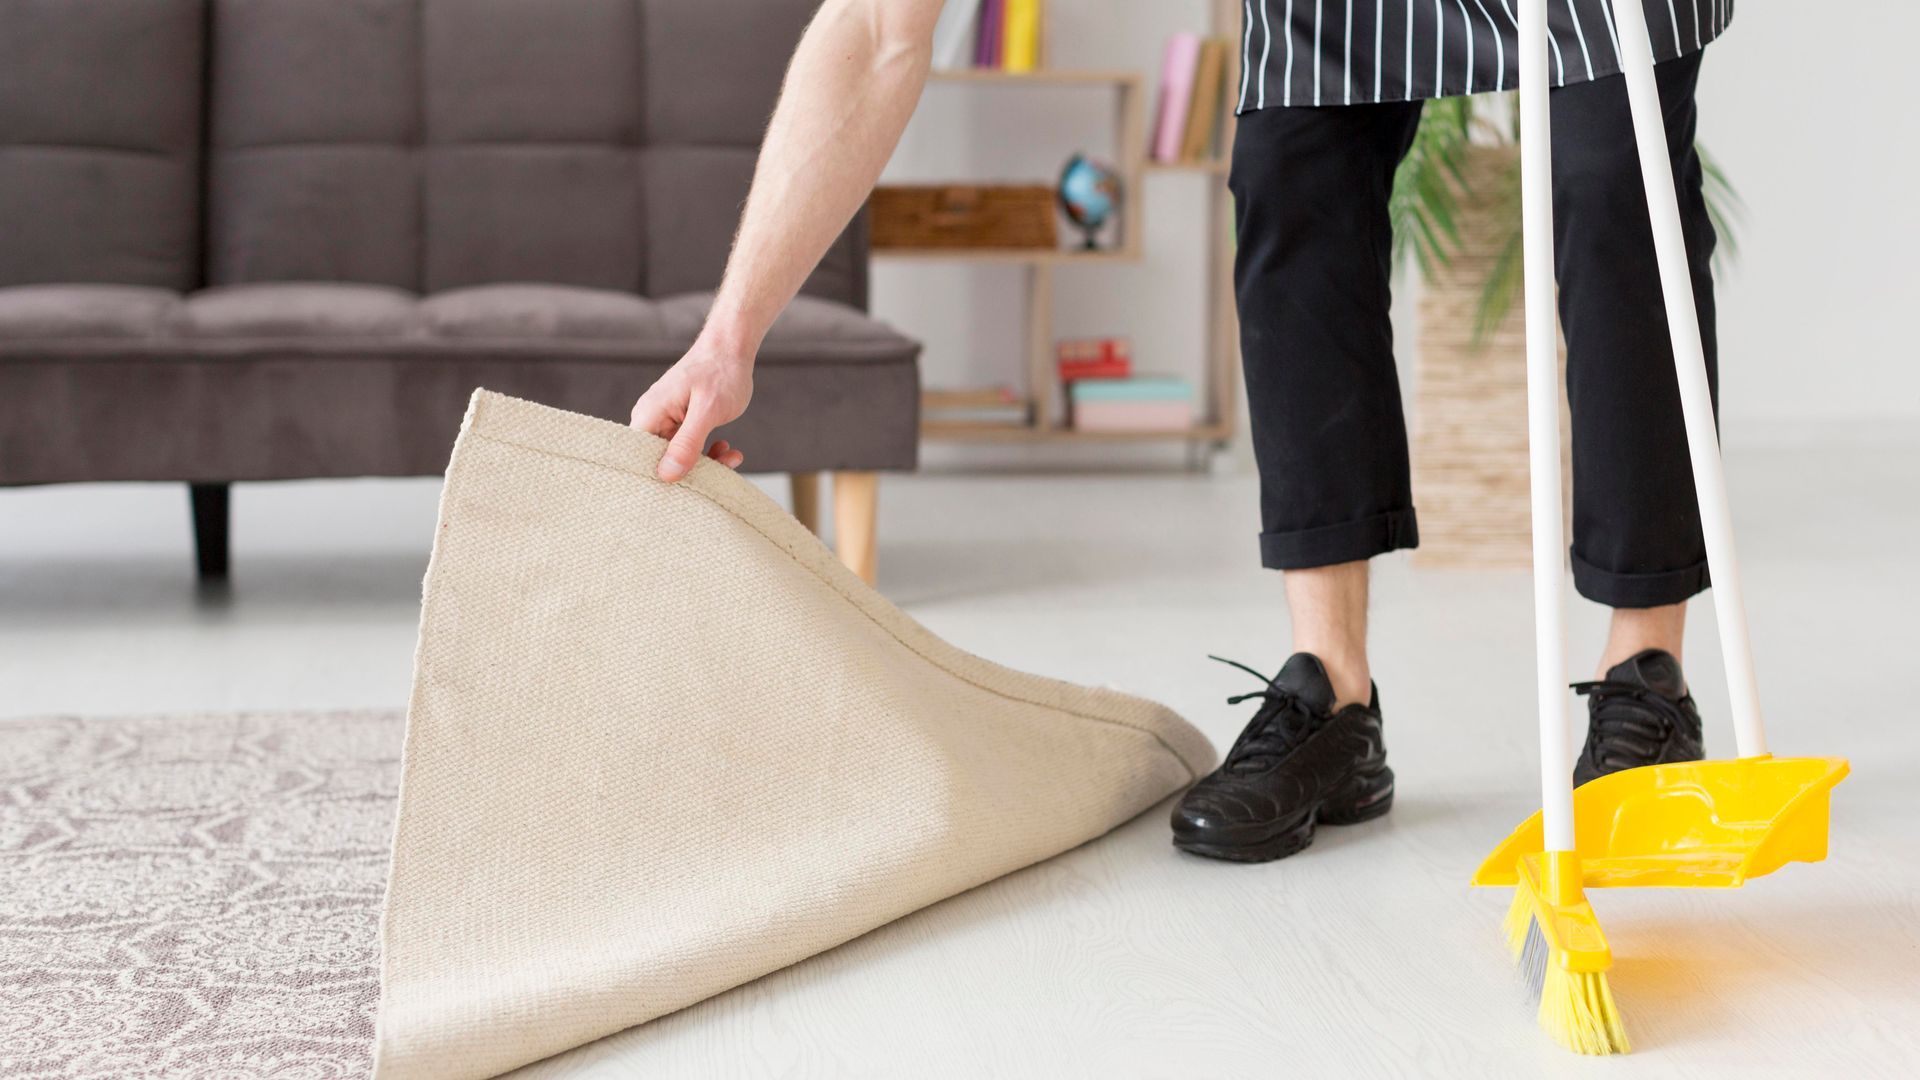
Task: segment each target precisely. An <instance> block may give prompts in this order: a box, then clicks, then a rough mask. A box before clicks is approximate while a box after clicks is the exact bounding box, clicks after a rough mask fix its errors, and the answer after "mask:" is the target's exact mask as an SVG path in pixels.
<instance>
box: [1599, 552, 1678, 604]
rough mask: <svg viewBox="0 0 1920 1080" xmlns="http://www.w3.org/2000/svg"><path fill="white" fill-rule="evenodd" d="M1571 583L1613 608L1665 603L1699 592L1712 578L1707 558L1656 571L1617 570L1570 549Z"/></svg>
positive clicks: (1676, 601)
mask: <svg viewBox="0 0 1920 1080" xmlns="http://www.w3.org/2000/svg"><path fill="white" fill-rule="evenodd" d="M1572 559H1573V587H1574V588H1575V589H1576V590H1578V591H1579V593H1580V595H1581V596H1584V597H1586V598H1587V599H1589V600H1591V601H1593V602H1594V603H1596V604H1605V605H1607V606H1608V607H1616V608H1649V607H1665V606H1666V605H1668V604H1677V603H1679V602H1681V601H1682V600H1686V599H1688V598H1690V597H1694V596H1698V595H1699V594H1700V593H1703V592H1705V591H1706V590H1707V586H1709V585H1711V584H1712V582H1711V581H1709V580H1708V578H1707V563H1706V560H1704V559H1703V560H1701V561H1700V562H1697V563H1695V564H1694V565H1692V566H1688V567H1684V568H1682V569H1679V570H1662V571H1661V572H1659V573H1657V574H1617V573H1614V572H1613V571H1611V570H1602V569H1600V568H1599V567H1597V566H1595V565H1593V564H1592V563H1589V562H1586V561H1585V560H1583V559H1581V558H1580V556H1579V554H1578V553H1572Z"/></svg>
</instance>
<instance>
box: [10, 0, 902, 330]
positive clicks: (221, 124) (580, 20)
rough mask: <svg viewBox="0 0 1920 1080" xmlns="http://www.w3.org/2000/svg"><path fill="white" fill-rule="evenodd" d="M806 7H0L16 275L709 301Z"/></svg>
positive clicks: (856, 295)
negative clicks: (517, 285)
mask: <svg viewBox="0 0 1920 1080" xmlns="http://www.w3.org/2000/svg"><path fill="white" fill-rule="evenodd" d="M816 4H817V0H0V284H19V283H25V282H40V281H88V282H119V283H126V284H144V285H159V286H165V287H171V288H182V289H184V288H190V287H193V286H195V285H198V284H202V283H210V284H233V283H241V282H264V281H349V282H363V283H370V284H384V285H393V286H398V287H401V288H406V289H412V290H419V291H424V292H431V291H436V290H440V289H447V288H453V287H458V286H463V285H475V284H485V283H490V282H504V281H537V282H548V283H555V284H567V285H585V286H596V287H601V288H611V289H623V290H630V291H634V292H639V293H642V294H645V295H651V296H664V295H669V294H673V293H679V292H687V291H695V290H701V289H711V288H713V287H714V286H715V285H716V284H717V283H718V282H719V279H720V272H721V269H722V267H723V266H724V264H725V260H726V255H727V250H728V247H729V245H730V243H731V240H732V233H733V228H734V224H735V222H736V221H737V219H738V216H739V211H740V205H741V202H742V200H743V199H744V198H745V195H746V191H747V186H748V183H749V181H750V180H751V178H752V171H753V163H754V159H755V156H756V151H757V147H758V145H759V142H760V138H761V135H762V133H763V130H764V127H765V124H766V119H767V116H768V115H769V113H771V111H772V108H773V103H774V99H775V97H776V96H777V94H778V91H779V86H780V80H781V78H782V76H783V74H784V73H785V70H786V62H787V57H788V54H789V53H790V52H791V51H792V48H793V45H794V42H795V41H796V40H797V39H798V38H799V35H800V32H801V30H802V28H803V27H804V26H805V24H806V21H807V19H808V18H809V17H810V16H811V13H812V11H813V9H814V7H815V6H816ZM203 118H204V119H203ZM203 122H204V125H205V145H206V153H207V157H206V160H205V162H204V167H203V166H202V164H201V162H200V161H199V160H198V159H197V154H198V152H199V150H200V148H201V144H202V125H203ZM203 193H204V203H205V204H204V207H203V206H202V195H203ZM203 267H204V269H203ZM805 291H806V292H808V293H810V294H813V295H816V296H823V297H827V298H830V299H837V300H842V301H845V302H848V303H852V304H855V305H856V306H862V307H864V306H865V303H866V244H865V232H864V221H857V222H856V223H855V224H854V226H853V227H852V228H850V229H849V230H848V233H847V235H844V236H842V237H841V238H840V240H839V241H838V242H837V243H836V244H835V246H834V249H833V251H832V252H831V253H830V254H829V255H828V257H827V259H826V260H825V261H824V262H823V264H822V265H821V267H820V269H819V270H818V271H817V272H816V273H815V274H814V276H813V278H812V279H811V280H810V281H809V282H808V284H807V287H806V290H805Z"/></svg>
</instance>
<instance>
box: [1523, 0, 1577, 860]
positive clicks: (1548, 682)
mask: <svg viewBox="0 0 1920 1080" xmlns="http://www.w3.org/2000/svg"><path fill="white" fill-rule="evenodd" d="M1550 129H1551V124H1550V123H1549V121H1548V118H1547V0H1520V224H1521V256H1522V267H1523V270H1524V274H1525V296H1526V301H1525V303H1526V326H1527V461H1528V471H1529V473H1530V474H1531V478H1532V482H1533V631H1534V656H1535V659H1536V662H1537V663H1538V665H1539V675H1540V814H1541V819H1542V824H1543V825H1544V826H1545V830H1546V836H1545V839H1546V850H1548V851H1572V850H1574V843H1573V732H1572V727H1571V725H1570V722H1569V716H1568V708H1567V706H1568V694H1567V635H1566V625H1565V613H1564V612H1563V611H1562V603H1563V597H1564V596H1565V592H1564V586H1563V582H1562V578H1563V576H1564V569H1563V567H1564V565H1565V560H1566V557H1567V554H1566V553H1567V543H1566V537H1565V535H1564V532H1563V530H1564V525H1563V523H1562V520H1561V515H1562V513H1563V511H1562V509H1561V507H1562V506H1563V505H1564V504H1563V503H1562V501H1561V498H1560V350H1559V329H1558V324H1557V323H1556V322H1555V320H1554V303H1553V170H1552V157H1551V147H1552V145H1553V144H1552V140H1551V138H1550V134H1551V130H1550Z"/></svg>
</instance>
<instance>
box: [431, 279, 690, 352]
mask: <svg viewBox="0 0 1920 1080" xmlns="http://www.w3.org/2000/svg"><path fill="white" fill-rule="evenodd" d="M420 310H421V313H422V315H423V316H424V317H425V318H424V323H425V326H426V331H427V333H428V334H430V335H432V336H433V337H437V338H447V339H457V340H471V339H476V338H478V339H493V340H519V341H553V340H556V339H557V340H590V341H620V340H626V341H663V340H668V339H669V337H670V335H669V334H668V332H667V328H666V326H665V324H664V323H663V322H662V321H661V317H660V306H659V305H658V304H655V303H653V302H652V301H650V300H647V299H645V298H643V297H639V296H635V295H634V294H632V293H626V292H616V291H614V290H611V289H587V288H578V287H574V286H567V285H476V286H473V287H471V288H465V289H449V290H448V291H446V292H442V293H436V294H434V295H433V296H430V297H428V298H426V299H425V300H423V301H421V303H420Z"/></svg>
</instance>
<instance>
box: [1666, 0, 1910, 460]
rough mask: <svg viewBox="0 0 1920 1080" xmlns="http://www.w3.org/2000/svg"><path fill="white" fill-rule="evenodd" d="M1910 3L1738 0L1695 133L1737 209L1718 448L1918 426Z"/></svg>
mask: <svg viewBox="0 0 1920 1080" xmlns="http://www.w3.org/2000/svg"><path fill="white" fill-rule="evenodd" d="M1916 41H1920V5H1916V4H1914V3H1912V2H1911V0H1853V2H1851V3H1847V4H1834V5H1824V4H1821V5H1814V4H1801V3H1780V2H1777V0H1776V2H1773V3H1767V4H1743V5H1741V6H1740V9H1739V15H1738V17H1737V18H1736V19H1735V20H1734V25H1733V28H1732V29H1731V30H1730V31H1729V32H1728V34H1727V36H1726V37H1725V38H1724V39H1722V41H1721V42H1720V43H1719V44H1717V45H1715V46H1713V47H1712V48H1710V49H1708V51H1707V59H1706V63H1705V64H1704V65H1703V67H1702V70H1701V90H1700V112H1701V139H1702V141H1704V142H1705V143H1706V145H1707V146H1708V147H1709V148H1710V149H1711V151H1712V152H1713V153H1714V154H1715V155H1717V156H1718V157H1719V159H1720V162H1721V164H1722V165H1723V166H1724V167H1725V168H1726V170H1727V172H1728V174H1729V175H1730V176H1731V177H1732V179H1733V181H1734V183H1735V185H1736V186H1738V188H1739V189H1740V193H1741V195H1742V196H1743V197H1744V199H1745V200H1746V203H1747V207H1748V213H1747V218H1746V221H1745V226H1744V228H1743V230H1742V244H1741V256H1740V259H1739V261H1738V263H1736V264H1735V265H1734V267H1733V268H1732V270H1731V272H1730V273H1728V274H1727V276H1726V280H1725V281H1724V283H1723V285H1722V287H1721V290H1720V295H1721V300H1722V303H1721V307H1720V327H1721V331H1720V340H1721V365H1722V371H1723V372H1724V376H1723V379H1722V385H1723V391H1722V393H1723V395H1724V408H1725V410H1726V414H1727V427H1728V438H1730V439H1734V438H1738V439H1741V440H1759V439H1763V438H1764V437H1765V431H1766V429H1767V428H1769V427H1776V428H1780V429H1781V431H1780V434H1781V435H1783V436H1788V435H1794V434H1796V433H1797V430H1798V429H1802V428H1806V427H1809V426H1812V427H1827V428H1830V427H1836V426H1841V425H1846V426H1853V427H1859V428H1871V429H1876V430H1886V429H1889V428H1891V429H1894V430H1897V431H1898V432H1900V433H1902V434H1912V433H1913V432H1914V431H1915V429H1916V427H1920V347H1916V344H1915V342H1916V335H1915V334H1914V322H1913V315H1914V314H1915V313H1916V311H1920V269H1916V267H1920V262H1916V260H1915V251H1914V246H1915V245H1916V244H1920V202H1916V177H1920V121H1916V120H1915V102H1914V98H1913V89H1912V87H1913V60H1912V56H1913V47H1914V43H1915V42H1916Z"/></svg>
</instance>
